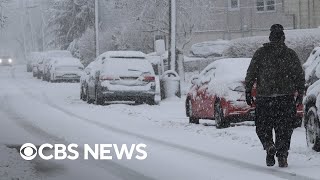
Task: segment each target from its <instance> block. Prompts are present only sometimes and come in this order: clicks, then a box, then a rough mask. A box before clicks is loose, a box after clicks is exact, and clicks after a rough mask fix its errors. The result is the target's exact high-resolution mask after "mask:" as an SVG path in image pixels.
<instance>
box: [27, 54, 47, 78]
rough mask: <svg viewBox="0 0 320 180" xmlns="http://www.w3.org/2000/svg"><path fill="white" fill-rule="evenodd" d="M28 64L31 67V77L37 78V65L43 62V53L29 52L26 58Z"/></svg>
mask: <svg viewBox="0 0 320 180" xmlns="http://www.w3.org/2000/svg"><path fill="white" fill-rule="evenodd" d="M27 59H28V60H27V61H28V63H30V66H31V72H32V75H33V77H38V76H39V63H40V62H42V60H43V53H42V52H31V53H30V54H29V55H28V57H27Z"/></svg>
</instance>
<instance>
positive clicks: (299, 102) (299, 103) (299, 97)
mask: <svg viewBox="0 0 320 180" xmlns="http://www.w3.org/2000/svg"><path fill="white" fill-rule="evenodd" d="M302 102H303V95H302V94H300V93H299V94H298V96H297V98H296V105H297V106H299V105H301V104H302Z"/></svg>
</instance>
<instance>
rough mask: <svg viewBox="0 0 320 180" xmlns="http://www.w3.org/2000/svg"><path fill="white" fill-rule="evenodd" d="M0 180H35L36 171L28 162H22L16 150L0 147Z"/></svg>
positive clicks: (36, 177)
mask: <svg viewBox="0 0 320 180" xmlns="http://www.w3.org/2000/svg"><path fill="white" fill-rule="evenodd" d="M0 179H1V180H23V179H25V180H31V179H32V180H37V179H40V178H39V177H38V176H37V173H36V170H35V169H34V168H33V167H32V165H31V163H30V162H29V161H25V160H23V159H22V158H21V157H20V155H19V153H18V152H17V150H15V149H9V148H7V147H6V146H3V145H0Z"/></svg>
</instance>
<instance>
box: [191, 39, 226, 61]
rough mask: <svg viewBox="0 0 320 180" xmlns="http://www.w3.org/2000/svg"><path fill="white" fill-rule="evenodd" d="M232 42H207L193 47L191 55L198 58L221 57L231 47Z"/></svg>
mask: <svg viewBox="0 0 320 180" xmlns="http://www.w3.org/2000/svg"><path fill="white" fill-rule="evenodd" d="M229 43H230V41H225V40H217V41H205V42H201V43H197V44H194V45H192V47H191V53H192V55H194V56H196V57H205V58H207V57H209V56H214V57H221V56H223V52H224V51H225V50H226V49H227V48H228V47H229Z"/></svg>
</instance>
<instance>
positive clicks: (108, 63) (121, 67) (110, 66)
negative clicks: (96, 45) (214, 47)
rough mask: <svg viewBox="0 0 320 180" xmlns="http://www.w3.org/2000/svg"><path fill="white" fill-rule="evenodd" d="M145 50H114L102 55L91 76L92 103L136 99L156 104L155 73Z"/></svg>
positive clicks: (89, 99) (140, 101) (90, 92)
mask: <svg viewBox="0 0 320 180" xmlns="http://www.w3.org/2000/svg"><path fill="white" fill-rule="evenodd" d="M145 58H146V56H145V54H144V53H142V52H136V51H113V52H107V53H105V54H103V55H101V56H99V57H98V58H97V60H96V65H95V69H94V71H93V73H92V74H90V76H89V81H88V98H87V101H88V102H89V103H92V102H95V103H96V104H99V105H101V104H103V103H104V102H105V101H135V102H136V103H147V104H155V95H156V82H155V73H154V70H153V68H152V65H151V63H150V62H148V61H147V60H146V59H145Z"/></svg>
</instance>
